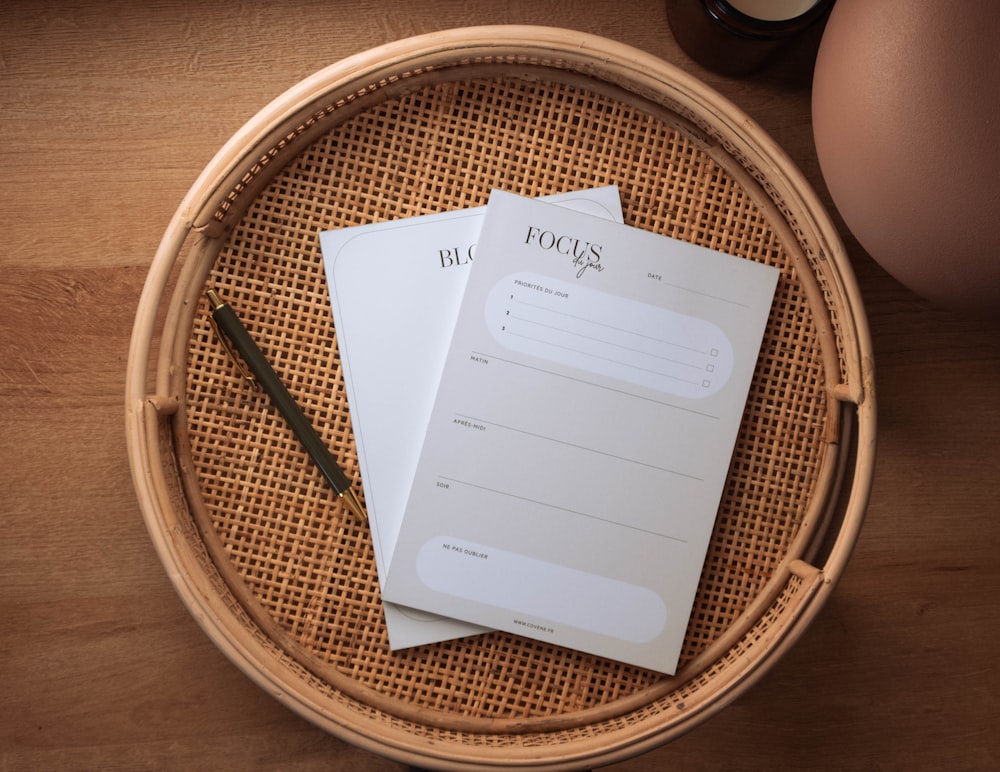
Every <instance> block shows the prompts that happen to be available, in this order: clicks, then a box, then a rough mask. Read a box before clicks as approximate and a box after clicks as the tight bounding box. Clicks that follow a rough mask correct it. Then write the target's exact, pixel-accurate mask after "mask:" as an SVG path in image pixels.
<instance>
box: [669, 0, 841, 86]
mask: <svg viewBox="0 0 1000 772" xmlns="http://www.w3.org/2000/svg"><path fill="white" fill-rule="evenodd" d="M666 2H667V22H668V23H669V24H670V29H671V31H672V32H673V34H674V39H675V40H677V43H678V45H680V47H681V48H682V49H683V50H684V52H685V53H686V54H687V55H688V56H690V57H691V58H692V59H694V60H695V61H696V62H698V64H700V65H702V66H704V67H707V68H708V69H710V70H713V71H715V72H718V73H720V74H722V75H748V74H750V73H752V72H754V71H756V70H759V69H760V68H762V67H764V66H765V65H767V64H768V63H769V62H770V61H771V60H773V59H774V58H775V57H776V56H778V55H779V54H780V53H781V51H782V49H783V48H784V47H785V46H786V45H787V44H788V43H789V41H790V40H791V39H792V38H794V37H795V36H796V35H798V34H799V33H801V32H803V31H804V30H806V29H807V28H808V27H810V26H812V25H813V24H814V23H815V22H817V21H819V20H820V19H822V18H824V17H825V16H826V14H827V13H828V12H829V11H830V8H831V7H832V6H833V2H834V0H666Z"/></svg>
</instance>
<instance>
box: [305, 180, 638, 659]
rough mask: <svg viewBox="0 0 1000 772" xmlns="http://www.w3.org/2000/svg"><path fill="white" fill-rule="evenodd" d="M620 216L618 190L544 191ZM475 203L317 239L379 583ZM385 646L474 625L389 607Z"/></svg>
mask: <svg viewBox="0 0 1000 772" xmlns="http://www.w3.org/2000/svg"><path fill="white" fill-rule="evenodd" d="M549 200H551V201H553V202H558V203H559V204H560V205H561V206H566V207H570V208H573V209H576V210H578V211H583V212H587V213H589V214H592V215H594V216H597V217H606V218H608V219H612V220H615V221H616V222H621V221H622V214H621V200H620V198H619V194H618V188H617V187H615V186H613V185H612V186H606V187H601V188H595V189H592V190H581V191H572V192H566V193H561V194H558V195H555V196H551V197H550V198H549ZM485 214H486V210H485V207H477V208H474V209H463V210H458V211H454V212H441V213H440V214H430V215H423V216H420V217H410V218H406V219H401V220H393V221H391V222H384V223H375V224H372V225H361V226H357V227H353V228H342V229H339V230H332V231H326V232H324V233H322V234H320V242H321V245H322V249H323V256H324V267H325V269H326V275H327V282H328V284H329V287H330V300H331V303H332V306H333V316H334V322H335V324H336V330H337V345H338V347H339V349H340V357H341V363H342V365H343V368H344V382H345V385H346V388H347V398H348V404H349V406H350V413H351V425H352V428H353V430H354V437H355V441H356V444H357V449H358V461H359V465H360V468H361V481H362V484H363V485H364V490H365V506H366V509H367V511H368V522H369V526H370V528H371V537H372V546H373V548H374V550H375V563H376V566H377V568H378V574H379V578H380V579H381V580H382V582H383V583H384V581H385V577H386V572H387V570H388V566H389V563H390V562H391V560H392V553H393V549H394V547H395V544H396V536H397V534H398V532H399V526H400V523H401V522H402V518H403V508H404V507H405V505H406V497H407V495H408V494H409V491H410V484H411V482H412V481H413V472H414V470H415V469H416V466H417V458H418V457H419V455H420V447H421V444H422V443H423V439H424V432H425V430H426V429H427V421H428V419H429V417H430V413H431V408H432V406H433V404H434V395H435V393H436V391H437V385H438V381H439V379H440V377H441V369H442V368H443V367H444V360H445V356H446V355H447V353H448V344H449V341H450V340H451V334H452V330H453V329H454V327H455V319H456V317H457V316H458V308H459V304H460V303H461V300H462V293H463V291H464V290H465V282H466V279H467V277H468V273H469V267H470V265H471V263H472V260H473V257H474V256H475V249H476V242H477V241H478V240H479V230H480V228H481V227H482V223H483V218H484V217H485ZM384 609H385V620H386V627H387V628H388V633H389V645H390V646H391V647H392V648H394V649H399V648H405V647H407V646H418V645H421V644H424V643H433V642H435V641H441V640H446V639H449V638H457V637H461V636H465V635H471V634H474V633H479V632H482V631H483V628H482V627H478V626H475V625H470V624H468V623H466V622H458V621H456V620H453V619H447V618H444V617H441V616H439V615H435V614H428V613H425V612H422V611H417V610H415V609H409V608H404V607H399V606H396V605H395V604H391V603H387V604H385V606H384Z"/></svg>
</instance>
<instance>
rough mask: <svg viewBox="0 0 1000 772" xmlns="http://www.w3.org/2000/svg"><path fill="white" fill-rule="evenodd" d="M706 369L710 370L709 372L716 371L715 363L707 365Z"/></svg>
mask: <svg viewBox="0 0 1000 772" xmlns="http://www.w3.org/2000/svg"><path fill="white" fill-rule="evenodd" d="M705 369H706V370H708V372H710V373H714V372H715V365H712V364H708V365H705Z"/></svg>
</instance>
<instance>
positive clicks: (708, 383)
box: [701, 379, 712, 389]
mask: <svg viewBox="0 0 1000 772" xmlns="http://www.w3.org/2000/svg"><path fill="white" fill-rule="evenodd" d="M701 385H702V387H703V388H706V389H707V388H708V387H709V386H711V385H712V382H711V381H710V380H708V379H706V380H704V381H702V382H701Z"/></svg>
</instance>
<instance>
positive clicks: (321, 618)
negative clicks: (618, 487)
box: [184, 78, 827, 743]
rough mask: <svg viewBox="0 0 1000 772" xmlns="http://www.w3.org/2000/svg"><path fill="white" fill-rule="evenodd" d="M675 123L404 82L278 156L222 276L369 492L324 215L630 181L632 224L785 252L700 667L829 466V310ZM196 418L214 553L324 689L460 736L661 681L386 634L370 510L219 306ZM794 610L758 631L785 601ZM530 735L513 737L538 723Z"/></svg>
mask: <svg viewBox="0 0 1000 772" xmlns="http://www.w3.org/2000/svg"><path fill="white" fill-rule="evenodd" d="M680 125H681V123H680V122H669V121H667V120H665V119H663V118H662V117H657V116H654V115H652V114H650V113H648V112H644V111H643V110H641V109H639V108H636V107H633V106H631V105H629V104H625V103H622V102H621V101H619V100H617V99H615V98H613V97H611V96H607V95H601V94H597V93H592V92H590V91H588V90H586V89H583V88H580V87H578V86H572V85H568V84H563V83H559V82H547V81H526V80H520V79H515V78H509V79H502V78H501V79H478V80H467V81H451V82H444V83H439V84H436V85H427V86H424V87H422V88H420V89H418V90H415V91H413V92H411V93H408V94H405V95H396V96H393V97H392V98H391V99H389V100H388V101H385V102H383V103H381V104H378V105H374V106H373V107H371V108H370V109H368V110H367V111H365V112H362V113H360V114H358V115H356V116H354V117H353V118H351V119H349V120H348V121H347V122H345V123H342V124H340V125H337V126H336V127H333V128H332V130H331V131H329V132H328V133H326V134H324V135H322V136H320V137H319V138H318V139H317V140H315V141H314V142H313V143H312V144H311V145H309V146H308V147H306V148H305V149H304V150H302V151H301V152H298V153H297V155H295V157H294V159H292V160H291V161H290V162H289V163H288V164H287V165H286V166H285V167H284V168H283V169H281V170H280V171H277V172H275V173H274V176H273V179H271V180H270V182H269V184H268V185H267V186H266V187H265V188H264V189H263V191H262V192H260V193H259V194H257V196H256V197H255V198H254V200H253V202H252V204H250V205H249V208H248V209H247V210H246V212H245V213H244V214H243V216H242V217H241V219H240V220H239V221H238V222H237V224H236V225H235V228H234V229H233V231H232V232H231V234H230V235H229V236H228V238H227V240H226V242H225V244H224V245H223V248H222V250H221V252H220V254H219V255H218V258H217V260H216V262H215V264H214V266H213V268H212V270H211V275H210V278H209V281H210V282H211V284H213V285H214V286H215V287H216V288H218V290H219V291H220V294H221V295H222V296H223V297H224V298H225V299H226V300H227V301H228V302H229V303H230V304H231V305H232V306H233V307H234V308H235V309H236V310H237V312H238V313H239V314H240V315H241V317H242V318H243V319H244V321H245V323H246V325H247V327H248V329H249V330H250V332H251V334H252V335H253V336H254V337H255V338H256V340H257V341H258V343H259V344H260V346H261V348H262V349H263V350H264V352H265V354H266V355H267V356H268V357H269V359H270V360H271V362H272V363H273V364H274V366H275V369H276V370H277V371H278V373H279V374H280V375H281V377H282V379H283V380H284V382H285V383H286V385H287V386H288V387H289V390H290V391H291V392H292V394H293V395H294V396H295V398H296V399H297V400H298V402H299V403H300V404H301V405H302V407H303V409H304V410H305V411H306V413H307V414H308V415H309V416H310V417H311V418H312V419H313V422H314V424H315V425H316V426H317V429H318V430H319V432H320V434H321V435H322V437H323V438H324V440H325V441H326V442H327V444H328V446H329V447H330V449H331V452H332V453H333V455H334V457H335V458H337V459H338V461H339V462H340V463H341V465H342V467H343V468H344V469H345V471H346V473H347V475H348V477H352V478H353V479H354V481H355V485H356V488H357V490H360V489H361V485H360V477H359V474H358V470H357V457H356V455H355V451H354V444H353V438H352V433H351V426H350V419H349V415H348V408H347V403H346V396H345V392H344V385H343V377H342V373H341V366H340V360H339V356H338V352H337V338H336V330H335V329H334V327H333V318H332V313H331V310H330V303H329V294H328V290H327V286H326V279H325V276H324V273H323V265H322V258H321V253H320V248H319V240H318V233H319V232H320V231H322V230H324V229H328V228H336V227H344V226H349V225H357V224H363V223H369V222H375V221H381V220H387V219H395V218H400V217H408V216H412V215H420V214H426V213H431V212H438V211H442V210H446V209H455V208H461V207H470V206H478V205H482V204H485V203H486V201H487V199H488V195H489V191H490V189H491V188H493V187H499V188H504V189H507V190H510V191H513V192H516V193H521V194H524V195H530V196H537V195H544V194H548V193H555V192H559V191H565V190H571V189H579V188H585V187H591V186H597V185H606V184H612V183H616V184H617V185H618V186H619V187H620V190H621V194H622V203H623V207H624V213H625V221H626V222H627V223H629V224H632V225H636V226H638V227H641V228H644V229H646V230H650V231H654V232H658V233H662V234H665V235H669V236H674V237H676V238H680V239H684V240H686V241H691V242H694V243H697V244H701V245H704V246H708V247H712V248H714V249H719V250H722V251H726V252H731V253H733V254H737V255H741V256H744V257H747V258H749V259H753V260H758V261H761V262H765V263H768V264H771V265H775V266H777V267H778V268H780V269H781V278H780V281H779V286H778V290H777V296H776V299H775V302H774V306H773V311H772V314H771V317H770V321H769V324H768V327H767V331H766V333H765V337H764V343H763V346H762V349H761V355H760V360H759V363H758V368H757V371H756V376H755V379H754V381H753V384H752V387H751V390H750V395H749V399H748V403H747V409H746V413H745V416H744V420H743V424H742V427H741V430H740V433H739V438H738V441H737V445H736V451H735V454H734V456H733V461H732V465H731V469H730V474H729V479H728V482H727V485H726V488H725V492H724V496H723V501H722V504H721V507H720V511H719V515H718V519H717V522H716V527H715V532H714V536H713V539H712V543H711V545H710V548H709V551H708V556H707V560H706V563H705V568H704V572H703V575H702V580H701V585H700V589H699V592H698V595H697V599H696V603H695V608H694V612H693V614H692V618H691V624H690V626H689V629H688V634H687V639H686V644H685V648H684V651H683V654H682V665H683V664H684V663H686V662H690V661H691V660H692V658H694V657H695V656H696V655H697V654H698V653H699V652H701V651H703V650H704V649H705V647H706V646H708V645H709V644H711V643H712V642H713V641H715V640H716V639H717V638H718V637H719V636H720V635H721V634H722V633H724V632H725V631H726V630H728V629H729V628H730V627H731V625H732V624H733V622H734V621H735V620H737V618H738V617H739V616H740V614H741V613H743V612H744V611H745V610H746V609H747V607H748V605H749V604H750V603H751V602H752V601H753V600H754V599H755V598H757V596H758V595H759V593H760V591H761V589H762V587H763V586H764V584H765V583H766V582H767V581H768V579H770V578H771V577H772V575H773V574H774V572H775V569H776V567H777V566H778V565H779V564H781V563H782V562H783V561H785V560H786V558H787V553H788V548H789V545H790V544H791V542H792V540H793V539H794V538H795V536H796V534H797V532H798V529H799V527H800V525H801V524H802V522H803V519H804V517H805V513H806V510H807V507H808V505H809V503H810V500H811V493H812V490H813V487H814V485H815V484H816V480H817V476H818V474H819V469H820V465H821V462H822V460H823V453H824V447H825V446H824V443H823V442H822V440H821V438H822V437H823V436H824V434H825V433H824V427H825V424H826V421H827V414H826V387H825V376H824V371H823V364H822V360H821V355H820V349H819V345H820V344H819V341H818V337H817V334H816V323H815V320H814V319H813V315H812V312H811V311H810V306H809V302H808V299H807V296H806V291H805V289H804V286H803V280H802V277H800V276H799V275H798V274H797V272H796V269H795V264H794V262H793V256H792V254H790V252H789V250H797V249H799V245H798V244H782V243H781V242H780V241H779V236H778V234H777V232H776V229H775V228H773V227H772V226H771V225H770V224H769V222H768V220H767V218H766V217H765V215H764V213H763V211H762V209H761V208H760V207H759V206H758V204H757V202H760V201H761V200H763V194H762V192H761V191H760V190H752V189H747V188H745V187H744V186H743V184H742V183H741V182H739V181H737V180H736V179H735V178H734V176H733V175H731V174H730V173H729V172H728V171H727V170H726V168H724V167H723V166H722V165H720V163H718V162H716V161H715V160H713V159H712V158H711V157H710V156H709V155H708V154H707V153H706V152H705V150H704V142H703V140H702V139H699V137H696V136H689V135H687V134H686V133H684V131H683V130H682V129H681V128H678V126H680ZM375 302H377V300H376V301H375ZM184 420H185V421H186V430H187V435H186V436H187V438H188V441H189V443H190V447H189V449H188V450H189V452H190V457H191V464H192V467H193V469H194V472H195V474H196V477H197V481H198V487H199V488H200V494H201V498H202V500H203V502H204V508H205V510H206V511H207V513H208V516H209V518H210V522H209V527H210V528H211V529H212V531H213V532H214V537H217V542H218V549H219V550H220V555H221V556H222V557H221V559H222V560H228V561H229V563H230V564H231V565H230V566H229V568H231V569H232V572H233V573H234V574H235V575H236V576H237V577H238V578H239V581H241V582H242V583H243V584H244V585H245V587H246V588H247V589H248V590H249V591H250V592H251V593H252V596H253V599H252V601H251V603H254V604H259V608H260V610H261V611H262V613H263V614H265V615H266V616H267V617H268V618H269V619H270V620H272V621H273V623H274V624H275V625H276V626H277V628H279V629H280V630H281V631H282V632H283V633H284V634H286V635H287V638H288V640H290V641H292V642H293V646H292V649H293V650H292V651H290V652H289V653H288V654H289V656H290V658H291V659H293V660H296V661H298V660H301V661H302V662H303V663H305V664H304V665H303V670H302V672H303V673H304V674H305V675H304V678H308V679H312V680H313V681H314V682H315V684H316V686H317V688H318V689H319V690H320V691H323V689H324V688H325V689H326V691H327V692H328V693H330V694H337V693H339V692H338V690H337V688H335V687H333V686H330V685H329V684H328V683H327V682H328V680H329V677H330V674H333V676H334V677H342V678H344V679H350V680H351V682H352V683H357V684H359V685H360V686H362V687H366V688H368V689H371V690H372V692H373V693H375V694H377V695H379V696H380V698H382V699H384V700H385V703H386V704H391V705H395V706H399V715H407V713H408V711H407V709H408V708H409V709H412V710H413V711H416V710H419V711H421V712H422V713H421V715H422V716H423V717H424V718H425V719H426V721H418V722H414V724H413V726H409V724H407V723H406V721H402V719H396V720H397V721H402V722H403V724H405V725H407V726H408V727H409V728H408V731H416V732H418V731H420V730H419V729H417V728H416V727H420V726H423V727H425V729H424V730H423V731H426V732H430V733H435V732H444V733H446V732H445V730H444V729H442V728H441V727H445V726H447V725H448V721H449V720H450V719H451V718H452V717H461V719H462V721H463V722H465V723H464V724H462V725H463V726H470V727H474V728H475V727H479V728H480V729H482V730H483V731H486V732H491V731H493V732H495V729H491V726H492V725H491V724H490V723H489V721H490V720H496V719H518V720H522V721H523V720H526V719H527V720H529V723H528V726H529V727H530V720H538V721H544V720H545V719H546V718H552V717H561V718H563V719H572V716H573V715H574V714H579V713H581V712H582V711H586V710H588V709H590V708H594V707H597V706H601V705H607V704H610V703H614V702H615V701H617V700H620V699H622V698H624V697H628V696H630V695H635V694H637V693H640V692H642V691H643V690H655V689H662V688H663V685H664V683H668V682H666V681H665V680H664V677H663V676H660V675H657V674H655V673H651V672H648V671H645V670H641V669H638V668H634V667H631V666H626V665H622V664H620V663H616V662H611V661H607V660H603V659H601V658H598V657H593V656H590V655H586V654H581V653H579V652H575V651H570V650H566V649H562V648H558V647H553V646H550V645H548V644H545V643H542V642H536V641H532V640H528V639H525V638H521V637H518V636H514V635H509V634H505V633H491V634H486V635H481V636H475V637H470V638H466V639H462V640H458V641H450V642H445V643H440V644H435V645H432V646H424V647H418V648H416V649H411V650H404V651H401V652H396V653H392V652H390V651H389V648H388V642H387V638H386V634H385V628H384V623H383V620H382V616H381V608H380V603H381V600H380V597H379V590H378V578H377V575H376V570H375V561H374V556H373V552H372V547H371V542H370V540H369V536H368V532H367V529H366V527H365V526H364V525H362V524H359V523H357V522H355V521H354V520H352V519H351V518H350V517H349V516H348V515H347V514H346V513H345V512H344V510H343V509H342V508H341V507H340V505H339V504H338V503H336V500H335V499H334V498H333V497H332V495H331V492H330V490H329V488H328V487H327V485H326V483H325V482H324V481H323V480H322V478H321V477H320V476H319V474H318V473H317V472H316V471H315V469H314V467H313V466H312V464H311V463H310V461H309V459H308V457H307V456H306V455H305V452H304V451H303V450H302V449H301V448H300V446H299V444H298V442H297V440H296V439H295V438H294V436H293V435H292V434H291V432H290V431H289V430H288V428H287V426H285V424H284V422H283V420H282V419H281V417H280V416H278V415H277V414H276V413H275V411H274V410H273V409H272V408H271V407H270V405H269V402H268V401H267V398H266V397H265V396H264V395H262V394H259V393H256V392H253V391H251V390H249V389H248V388H246V387H244V386H243V384H242V383H241V381H240V380H239V377H238V375H237V374H236V372H235V370H234V369H233V368H232V367H231V365H230V363H229V362H228V361H227V359H226V357H225V355H224V353H223V352H222V350H221V348H220V347H219V345H218V343H217V342H216V340H215V338H214V335H213V333H212V332H211V330H210V328H209V327H208V324H207V320H206V316H205V314H199V315H198V316H197V318H196V320H195V325H194V329H193V331H192V337H191V341H190V346H189V356H188V361H187V376H186V395H185V406H184ZM214 537H213V538H214ZM777 608H778V612H775V611H774V607H773V608H772V612H771V616H769V617H765V618H764V619H763V620H762V621H760V622H759V623H758V626H757V628H755V629H757V630H758V632H759V630H761V629H764V630H766V627H767V625H768V624H771V623H772V622H774V620H775V619H776V618H780V608H781V606H780V604H779V605H778V606H777ZM761 626H763V627H761ZM738 655H739V652H738V651H737V652H736V653H735V654H734V653H730V655H729V656H731V657H732V656H738ZM316 663H319V666H318V667H317V666H316ZM716 667H723V668H724V667H726V664H725V662H722V663H721V664H718V665H716ZM308 673H312V675H308ZM711 677H712V676H711V673H709V672H708V671H706V673H703V674H701V675H699V676H698V677H697V678H695V680H694V681H691V682H690V683H689V684H688V685H687V686H684V687H683V690H688V691H691V692H692V693H697V692H698V690H699V688H701V687H699V685H698V684H699V679H706V678H711ZM324 685H325V687H324ZM677 688H678V689H679V690H681V688H682V687H681V684H680V683H679V682H678V685H677ZM685 694H687V692H686V691H679V692H678V695H679V696H676V698H674V699H671V700H667V702H668V703H672V702H677V701H679V702H684V701H685V700H686V699H689V697H686V696H684V695H685ZM358 709H364V708H362V707H360V706H359V707H358ZM369 709H370V710H372V711H373V712H374V713H376V714H379V715H381V713H380V712H379V711H380V709H378V708H369ZM650 709H651V710H662V709H663V707H662V705H661V706H660V707H655V708H654V707H651V708H650ZM409 715H414V714H413V713H412V712H411V713H409ZM477 722H479V723H478V724H477ZM567 725H572V721H571V720H570V721H569V722H568V724H567ZM580 725H581V726H582V725H583V721H582V719H581V722H580ZM521 731H522V734H521V735H520V739H519V740H518V741H517V742H518V743H523V742H525V741H527V735H524V734H523V732H524V729H523V728H522V730H521ZM588 731H589V730H588ZM593 731H598V732H600V731H604V730H599V729H593ZM446 734H447V733H446ZM545 738H546V739H545V741H546V742H552V741H553V738H552V737H551V734H550V733H546V734H545ZM478 742H483V740H482V738H480V740H478ZM490 742H491V743H492V742H502V740H500V739H496V738H495V739H494V740H491V741H490Z"/></svg>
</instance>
